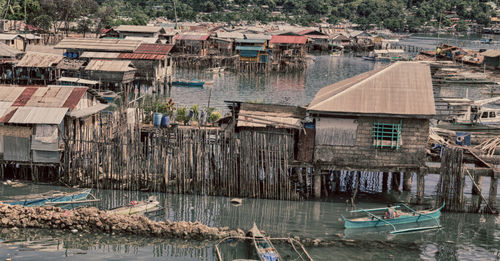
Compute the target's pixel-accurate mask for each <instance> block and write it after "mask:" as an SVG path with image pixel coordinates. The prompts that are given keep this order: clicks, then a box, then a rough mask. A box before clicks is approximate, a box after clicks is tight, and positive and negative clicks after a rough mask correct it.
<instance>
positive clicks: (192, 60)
mask: <svg viewBox="0 0 500 261" xmlns="http://www.w3.org/2000/svg"><path fill="white" fill-rule="evenodd" d="M173 61H174V63H175V66H176V67H178V68H189V69H203V68H215V67H224V68H234V67H235V65H236V62H237V61H238V56H200V55H178V56H174V59H173Z"/></svg>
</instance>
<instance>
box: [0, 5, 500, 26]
mask: <svg viewBox="0 0 500 261" xmlns="http://www.w3.org/2000/svg"><path fill="white" fill-rule="evenodd" d="M7 3H9V6H8V7H7ZM0 6H1V7H2V13H1V14H2V15H3V16H4V17H6V18H10V19H19V20H24V19H26V20H27V21H28V22H29V23H31V24H33V25H36V26H39V27H42V28H48V27H49V26H50V25H51V24H53V23H54V22H55V21H61V20H65V21H73V20H76V19H77V18H78V17H81V16H85V17H88V18H90V19H92V21H97V22H98V23H99V27H110V26H113V25H116V24H122V23H129V24H145V23H147V22H148V21H149V19H150V18H154V17H167V18H169V19H174V17H175V12H174V6H175V7H176V8H175V10H176V11H177V12H176V13H177V18H178V20H179V21H195V20H196V21H212V22H215V21H224V22H228V23H239V22H240V21H250V22H252V21H260V22H264V23H266V22H272V21H287V22H290V23H297V24H302V25H310V24H312V23H318V22H322V21H323V22H329V23H336V22H339V21H344V20H349V21H350V22H351V23H356V24H359V25H360V26H362V27H367V26H368V25H370V24H375V25H378V26H382V27H385V28H388V29H391V30H393V31H415V30H417V29H418V28H420V27H422V26H435V27H437V26H438V25H440V26H442V27H443V26H455V28H456V29H457V30H458V31H464V30H466V29H467V26H468V25H469V24H470V23H477V24H479V25H483V26H489V25H490V21H491V17H494V16H496V15H497V8H496V4H495V3H494V2H486V1H481V0H0ZM78 20H81V19H78ZM82 23H83V22H82ZM80 26H81V27H82V29H85V26H88V25H85V24H83V25H80Z"/></svg>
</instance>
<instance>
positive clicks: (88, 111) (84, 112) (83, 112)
mask: <svg viewBox="0 0 500 261" xmlns="http://www.w3.org/2000/svg"><path fill="white" fill-rule="evenodd" d="M108 107H109V104H101V103H100V104H97V105H94V106H91V107H88V108H85V109H80V110H74V111H72V112H70V113H69V116H70V117H73V118H83V117H87V116H90V115H94V114H96V113H98V112H100V111H102V110H104V109H106V108H108Z"/></svg>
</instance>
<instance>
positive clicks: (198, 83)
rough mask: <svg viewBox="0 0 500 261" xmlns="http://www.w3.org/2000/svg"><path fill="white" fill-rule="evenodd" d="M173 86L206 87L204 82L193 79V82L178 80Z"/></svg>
mask: <svg viewBox="0 0 500 261" xmlns="http://www.w3.org/2000/svg"><path fill="white" fill-rule="evenodd" d="M172 85H177V86H187V87H203V85H205V82H204V81H201V80H198V79H193V80H180V79H179V80H176V81H173V82H172Z"/></svg>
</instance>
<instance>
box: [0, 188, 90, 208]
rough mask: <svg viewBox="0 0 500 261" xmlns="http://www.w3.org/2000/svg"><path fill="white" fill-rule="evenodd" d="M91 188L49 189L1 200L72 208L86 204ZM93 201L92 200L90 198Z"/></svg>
mask: <svg viewBox="0 0 500 261" xmlns="http://www.w3.org/2000/svg"><path fill="white" fill-rule="evenodd" d="M90 191H92V189H84V190H80V191H77V192H71V193H68V192H60V191H50V192H47V193H42V194H29V195H25V196H16V197H15V198H14V199H12V200H7V201H3V202H2V203H3V204H9V205H21V206H25V207H36V206H43V205H57V206H59V207H61V208H74V207H77V206H81V205H82V204H86V203H88V202H89V201H87V200H86V199H87V197H88V196H89V195H90ZM90 201H94V200H90Z"/></svg>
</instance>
